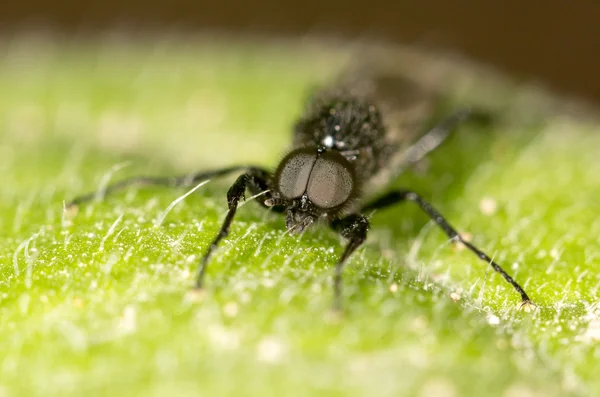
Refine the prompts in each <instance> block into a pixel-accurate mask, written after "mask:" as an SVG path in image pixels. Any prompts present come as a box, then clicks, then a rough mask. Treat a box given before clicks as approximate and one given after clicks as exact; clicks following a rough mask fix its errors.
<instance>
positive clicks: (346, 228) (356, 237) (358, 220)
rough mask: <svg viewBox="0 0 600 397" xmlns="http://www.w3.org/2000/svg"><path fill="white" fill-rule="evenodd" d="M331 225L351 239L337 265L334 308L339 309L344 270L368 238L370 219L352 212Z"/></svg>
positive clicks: (334, 284) (334, 281)
mask: <svg viewBox="0 0 600 397" xmlns="http://www.w3.org/2000/svg"><path fill="white" fill-rule="evenodd" d="M331 227H332V228H333V229H334V230H335V231H337V232H338V233H340V234H341V235H342V236H343V237H345V238H347V239H348V240H349V241H348V245H346V248H345V249H344V252H343V253H342V256H341V257H340V259H338V262H337V264H336V265H335V275H334V278H333V292H334V298H333V308H334V309H335V310H337V311H339V310H341V308H342V271H343V269H344V265H345V264H346V261H347V260H348V258H349V257H350V255H352V253H353V252H354V251H355V250H356V249H357V248H358V247H360V246H361V244H362V243H363V242H364V241H365V239H366V238H367V231H368V230H369V220H368V219H367V217H365V216H364V215H360V214H351V215H348V216H346V217H345V218H342V219H337V220H334V221H332V222H331Z"/></svg>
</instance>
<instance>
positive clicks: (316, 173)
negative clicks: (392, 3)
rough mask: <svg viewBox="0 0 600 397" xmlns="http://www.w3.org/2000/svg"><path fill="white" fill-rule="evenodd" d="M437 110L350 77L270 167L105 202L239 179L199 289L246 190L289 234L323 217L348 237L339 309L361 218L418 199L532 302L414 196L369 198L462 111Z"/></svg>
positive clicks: (378, 82)
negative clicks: (432, 119)
mask: <svg viewBox="0 0 600 397" xmlns="http://www.w3.org/2000/svg"><path fill="white" fill-rule="evenodd" d="M435 105H436V101H435V95H433V94H432V93H431V92H428V91H427V90H425V89H423V88H421V87H420V86H418V85H417V84H416V83H414V82H411V81H410V80H408V79H406V78H404V77H399V76H395V75H393V74H385V73H384V74H381V73H365V72H364V71H362V72H361V73H347V74H346V75H343V76H342V77H341V78H340V79H339V80H338V81H336V82H335V83H334V84H332V85H330V86H328V87H324V88H322V89H320V90H319V91H317V92H316V93H315V94H314V95H313V97H312V98H311V99H310V100H309V101H308V103H307V106H306V109H305V111H304V114H303V115H302V116H301V117H300V119H299V120H298V121H297V122H296V123H295V126H294V132H293V140H292V145H291V149H290V151H289V152H288V154H287V155H286V156H285V157H284V158H283V159H282V160H281V162H280V163H279V164H278V165H277V166H276V167H275V169H274V171H272V170H269V169H265V168H263V167H259V166H251V165H248V166H244V165H243V166H232V167H227V168H221V169H215V170H208V171H201V172H197V173H193V174H187V175H183V176H176V177H145V176H138V177H133V178H129V179H126V180H123V181H120V182H117V183H115V184H112V185H109V186H107V187H106V188H105V189H104V190H103V191H102V192H100V193H101V195H102V196H106V195H107V194H110V193H114V192H115V191H118V190H121V189H123V188H126V187H128V186H132V185H162V186H168V187H179V186H191V185H194V184H197V183H199V182H200V181H203V180H206V179H211V178H216V177H222V176H226V175H229V174H233V173H240V175H239V176H238V178H237V179H236V181H235V182H234V183H233V185H232V186H231V187H230V188H229V191H228V192H227V205H228V207H229V211H228V212H227V215H226V217H225V220H224V221H223V224H222V226H221V228H220V229H219V231H218V233H217V234H216V236H215V237H214V239H213V240H212V242H211V244H210V245H209V246H208V248H207V249H206V252H205V253H204V256H203V257H202V259H201V260H200V263H199V268H198V273H197V278H196V283H195V288H197V289H202V288H203V286H204V276H205V273H206V269H207V266H208V264H209V263H210V258H211V256H212V254H213V253H214V252H215V250H216V249H217V247H218V246H219V243H220V242H221V240H222V239H223V238H225V237H226V236H227V235H228V233H229V229H230V226H231V224H232V222H233V220H234V218H235V214H236V211H237V208H238V204H239V202H240V200H245V192H246V191H250V192H251V193H252V194H253V195H259V194H264V200H262V201H261V202H260V204H261V205H262V207H263V208H267V209H270V210H272V211H274V212H277V213H281V214H283V215H284V216H285V224H286V228H287V230H288V231H290V232H292V233H296V234H299V233H303V232H304V231H306V230H307V229H309V228H310V227H312V225H314V224H315V223H317V222H318V221H324V222H325V223H327V224H328V225H329V227H331V228H332V229H333V230H335V231H336V232H337V233H339V234H340V235H341V236H343V237H344V238H345V239H346V240H347V244H346V246H345V247H344V250H343V252H342V254H341V256H340V257H339V259H338V260H337V263H336V264H335V273H334V282H333V287H334V302H333V305H334V309H336V310H339V309H341V296H342V271H343V268H344V265H345V264H346V263H347V262H348V259H349V258H350V256H351V255H352V253H353V252H354V251H356V249H357V248H358V247H360V246H361V245H362V244H363V243H364V242H365V240H366V238H367V234H368V230H369V228H370V222H369V218H368V216H367V215H366V214H368V213H370V212H372V211H374V210H381V209H385V208H389V207H391V206H394V205H396V204H399V203H402V202H404V201H409V202H413V203H415V204H416V205H417V206H418V207H419V208H420V209H421V210H422V211H424V212H425V213H426V214H427V215H428V216H429V217H430V218H431V219H432V220H433V221H434V222H435V223H436V224H437V225H438V226H439V227H440V228H441V229H442V231H443V232H444V233H445V234H446V235H447V236H448V237H449V238H450V239H451V240H452V241H454V242H460V243H462V244H463V245H464V246H465V247H467V248H468V249H469V250H470V251H471V252H473V253H474V254H475V255H477V257H478V258H479V259H481V260H482V261H484V262H486V263H488V264H489V265H490V266H491V267H492V268H493V269H494V270H495V271H496V272H498V273H500V274H501V275H502V277H503V278H504V279H505V280H506V281H507V282H508V283H509V284H510V285H511V286H512V287H513V288H514V289H515V291H516V292H517V293H518V294H519V295H520V297H521V303H520V305H519V307H520V308H524V309H528V308H529V306H530V305H531V300H530V298H529V296H528V295H527V293H526V292H525V290H524V289H523V288H522V287H521V286H520V285H519V284H518V283H517V282H516V281H515V280H514V279H513V278H512V277H511V276H510V275H509V274H508V273H507V272H506V271H505V270H504V269H503V268H502V267H501V266H500V265H499V264H497V263H496V262H495V261H494V260H493V259H492V258H490V256H489V255H487V254H486V253H485V252H483V251H482V250H480V249H479V248H477V247H476V246H474V245H473V244H471V243H470V242H468V241H466V240H465V239H463V238H462V237H461V235H460V234H459V233H458V232H457V231H456V229H455V228H454V227H452V226H451V225H450V223H449V222H448V221H447V220H446V219H445V217H444V216H443V215H442V214H440V213H439V212H438V211H437V210H436V209H435V208H434V207H433V206H432V205H431V204H429V202H427V201H426V200H425V199H423V198H422V197H421V196H420V195H419V194H418V193H416V192H414V191H412V190H407V189H402V190H391V191H388V192H386V193H383V194H382V195H380V196H379V197H376V198H375V199H372V200H370V201H368V200H365V197H367V196H368V195H369V194H370V193H371V192H374V191H377V190H380V189H381V188H382V187H384V186H385V185H386V184H388V183H389V182H391V181H392V180H394V179H395V178H396V177H397V176H398V174H400V173H401V172H402V171H403V170H404V169H406V168H407V167H408V166H410V165H411V164H414V163H416V162H418V161H419V160H421V159H422V158H423V157H425V156H426V155H427V154H428V153H430V152H431V151H432V150H434V149H435V148H437V147H438V146H439V145H440V144H441V143H442V142H444V140H445V139H446V138H447V137H448V135H449V134H450V132H451V131H452V130H454V129H455V127H457V125H458V124H460V122H462V121H463V120H465V119H467V118H468V117H469V116H470V114H471V112H470V111H469V110H468V109H463V110H459V111H456V112H455V113H453V114H451V115H450V116H448V117H446V118H445V119H443V120H442V121H441V122H439V123H438V124H437V125H436V126H435V127H434V128H432V129H430V130H428V131H423V123H424V121H425V120H426V119H427V117H429V116H430V115H431V112H432V111H433V108H434V106H435ZM97 195H98V194H97V193H91V194H87V195H82V196H79V197H76V198H75V199H73V200H72V201H71V202H70V203H69V204H68V207H73V206H77V205H79V204H81V203H84V202H86V201H90V200H93V199H94V198H95V197H96V196H97Z"/></svg>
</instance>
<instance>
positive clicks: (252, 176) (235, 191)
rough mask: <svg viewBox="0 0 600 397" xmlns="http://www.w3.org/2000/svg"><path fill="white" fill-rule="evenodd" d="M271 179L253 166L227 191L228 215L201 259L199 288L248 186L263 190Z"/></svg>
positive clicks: (197, 283)
mask: <svg viewBox="0 0 600 397" xmlns="http://www.w3.org/2000/svg"><path fill="white" fill-rule="evenodd" d="M270 180H271V177H270V174H269V172H268V171H267V170H264V169H262V168H257V167H253V168H250V170H249V171H248V172H247V173H245V174H243V175H240V176H239V177H238V178H237V180H236V181H235V182H234V183H233V185H232V186H231V187H230V188H229V191H228V192H227V205H228V207H229V211H228V212H227V216H226V217H225V220H224V221H223V225H222V226H221V229H219V232H218V233H217V235H216V236H215V238H214V239H213V241H212V242H211V243H210V245H209V246H208V249H207V250H206V253H205V254H204V257H202V260H201V261H200V268H199V269H198V277H197V279H196V288H197V289H201V288H202V282H203V279H204V273H205V272H206V267H207V265H208V260H209V259H210V256H211V255H212V253H213V252H214V251H215V250H216V249H217V247H218V245H219V242H220V241H221V240H222V239H223V238H224V237H225V236H227V234H228V233H229V228H230V226H231V223H232V222H233V218H234V216H235V213H236V211H237V207H238V203H239V201H240V200H245V192H246V189H247V188H248V189H250V190H251V191H252V192H256V191H258V192H262V191H265V190H268V189H269V188H270V184H271V182H270ZM261 201H262V200H261Z"/></svg>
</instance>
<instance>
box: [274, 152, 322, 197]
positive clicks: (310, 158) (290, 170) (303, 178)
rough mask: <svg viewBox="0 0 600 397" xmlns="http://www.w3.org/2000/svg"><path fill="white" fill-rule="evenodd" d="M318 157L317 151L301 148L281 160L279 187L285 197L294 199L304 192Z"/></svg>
mask: <svg viewBox="0 0 600 397" xmlns="http://www.w3.org/2000/svg"><path fill="white" fill-rule="evenodd" d="M316 159H317V155H316V154H315V153H306V152H303V151H301V150H300V151H296V152H292V153H290V155H289V156H288V157H286V158H285V159H284V160H283V161H282V162H281V164H282V166H281V168H280V169H279V171H278V173H277V174H278V176H279V178H278V187H279V191H280V192H281V194H283V196H284V197H285V198H288V199H293V198H297V197H300V196H302V195H303V194H304V192H305V191H306V186H307V185H308V178H309V177H310V174H311V170H312V168H313V165H314V164H315V160H316Z"/></svg>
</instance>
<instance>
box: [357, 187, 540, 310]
mask: <svg viewBox="0 0 600 397" xmlns="http://www.w3.org/2000/svg"><path fill="white" fill-rule="evenodd" d="M405 200H408V201H413V202H416V203H417V204H418V205H419V207H421V209H422V210H423V211H424V212H425V213H427V215H429V217H430V218H431V219H432V220H433V221H435V223H436V224H437V225H438V226H439V227H440V228H441V229H442V230H443V231H444V232H445V233H446V234H447V235H448V237H450V238H451V239H452V240H454V241H460V242H461V243H462V244H464V245H465V246H466V247H467V248H468V249H469V250H471V251H472V252H473V253H474V254H475V255H477V257H478V258H479V259H481V260H482V261H485V262H487V263H489V264H490V265H491V266H492V268H493V269H494V270H495V271H497V272H498V273H500V274H501V275H502V277H504V279H505V280H506V281H507V282H508V283H509V284H510V285H512V286H513V288H514V289H515V290H516V291H517V292H518V293H519V294H520V295H521V305H520V306H521V307H524V306H528V305H529V304H531V300H530V299H529V296H528V295H527V293H526V292H525V290H524V289H523V288H522V287H521V286H520V285H519V284H518V283H517V282H516V281H515V280H514V279H513V278H512V277H511V276H510V275H509V274H508V273H506V271H504V269H502V267H500V265H498V264H497V263H496V262H494V261H493V260H492V258H490V257H489V256H488V255H487V254H486V253H485V252H483V251H481V250H480V249H479V248H477V247H475V246H474V245H473V244H471V243H469V242H468V241H465V240H464V239H463V238H462V237H461V235H460V234H458V232H457V231H456V230H455V229H454V228H453V227H452V226H450V224H449V223H448V221H446V219H444V217H443V216H442V215H441V214H440V213H439V212H438V211H437V210H436V209H435V208H433V207H432V206H431V204H429V203H428V202H427V201H425V200H423V199H422V198H421V196H419V195H418V194H417V193H415V192H412V191H409V190H398V191H393V192H389V193H387V194H385V195H384V196H382V197H380V198H378V199H376V200H374V201H372V202H371V203H369V204H367V205H365V206H364V207H363V208H362V210H361V211H362V212H368V211H372V210H375V209H380V208H385V207H389V206H391V205H394V204H396V203H400V202H402V201H405Z"/></svg>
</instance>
